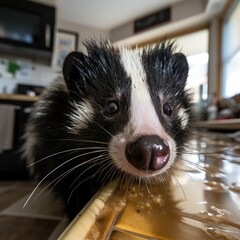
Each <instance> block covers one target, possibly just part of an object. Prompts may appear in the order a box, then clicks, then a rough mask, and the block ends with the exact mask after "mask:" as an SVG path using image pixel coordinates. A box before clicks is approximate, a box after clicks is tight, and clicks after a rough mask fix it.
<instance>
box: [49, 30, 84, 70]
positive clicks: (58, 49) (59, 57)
mask: <svg viewBox="0 0 240 240" xmlns="http://www.w3.org/2000/svg"><path fill="white" fill-rule="evenodd" d="M78 38H79V36H78V33H76V32H72V31H68V30H63V29H58V30H57V33H56V39H55V49H54V55H53V64H52V65H53V68H54V69H55V70H56V71H57V72H61V71H62V66H63V62H64V59H65V57H66V56H67V55H68V54H69V53H70V52H72V51H76V50H77V49H78Z"/></svg>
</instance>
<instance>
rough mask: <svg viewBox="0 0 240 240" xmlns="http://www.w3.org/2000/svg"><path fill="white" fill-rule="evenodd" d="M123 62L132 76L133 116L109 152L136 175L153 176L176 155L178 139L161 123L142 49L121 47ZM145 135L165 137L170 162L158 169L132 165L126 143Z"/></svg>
mask: <svg viewBox="0 0 240 240" xmlns="http://www.w3.org/2000/svg"><path fill="white" fill-rule="evenodd" d="M121 62H122V64H123V67H124V69H125V71H126V73H127V74H128V76H129V77H130V78H131V80H132V92H131V106H130V110H131V111H130V112H131V116H130V120H129V123H128V125H127V126H126V128H125V129H124V130H123V132H122V133H120V134H119V135H117V136H115V137H113V139H112V141H111V143H110V150H109V152H110V155H111V156H112V158H113V160H114V161H115V163H116V165H117V166H118V167H119V168H120V169H122V170H123V171H126V172H128V173H130V174H132V175H134V176H138V177H151V176H155V175H158V174H160V173H162V172H165V171H166V169H167V168H169V167H170V166H171V165H172V163H173V161H174V159H175V152H176V146H175V142H174V141H173V140H172V139H171V137H170V136H169V135H168V134H167V133H166V131H165V129H164V127H163V126H162V125H161V123H160V121H159V118H158V115H157V113H156V110H155V108H154V105H153V103H152V100H151V97H150V93H149V89H148V84H147V82H146V72H145V70H144V67H143V65H142V61H141V56H140V53H139V52H136V51H132V50H129V49H123V50H122V51H121ZM142 135H158V136H160V137H161V138H162V139H164V140H165V141H166V142H167V143H168V145H169V147H170V158H169V162H168V163H167V165H166V166H165V167H164V168H163V169H160V170H159V171H156V172H150V171H149V172H142V171H140V170H138V169H136V168H135V167H133V166H132V165H131V164H130V163H129V162H128V161H127V159H126V157H125V146H126V144H127V142H128V141H133V140H136V139H137V138H138V137H140V136H142Z"/></svg>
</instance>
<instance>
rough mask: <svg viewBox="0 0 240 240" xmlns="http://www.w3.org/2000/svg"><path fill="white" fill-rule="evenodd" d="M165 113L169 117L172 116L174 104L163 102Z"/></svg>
mask: <svg viewBox="0 0 240 240" xmlns="http://www.w3.org/2000/svg"><path fill="white" fill-rule="evenodd" d="M163 113H164V114H165V115H166V116H168V117H171V116H172V114H173V109H172V106H171V105H170V104H169V103H164V104H163Z"/></svg>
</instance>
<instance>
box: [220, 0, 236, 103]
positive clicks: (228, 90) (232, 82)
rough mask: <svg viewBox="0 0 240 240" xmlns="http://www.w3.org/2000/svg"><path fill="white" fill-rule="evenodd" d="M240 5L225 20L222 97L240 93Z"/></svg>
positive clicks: (234, 7)
mask: <svg viewBox="0 0 240 240" xmlns="http://www.w3.org/2000/svg"><path fill="white" fill-rule="evenodd" d="M239 19H240V3H239V1H237V2H236V4H235V5H234V6H233V7H232V9H231V10H230V11H229V13H228V14H227V16H226V17H225V19H224V24H223V49H222V53H223V54H222V69H223V72H222V96H223V97H224V98H229V97H232V96H234V95H236V94H239V93H240V28H239Z"/></svg>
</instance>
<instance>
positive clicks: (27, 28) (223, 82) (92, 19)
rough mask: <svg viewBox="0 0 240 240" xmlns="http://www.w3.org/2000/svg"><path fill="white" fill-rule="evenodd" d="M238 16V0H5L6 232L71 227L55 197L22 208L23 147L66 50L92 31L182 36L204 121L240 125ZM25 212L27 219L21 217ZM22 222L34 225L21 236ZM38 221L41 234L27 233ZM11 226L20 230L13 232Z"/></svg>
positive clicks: (1, 185) (49, 235)
mask: <svg viewBox="0 0 240 240" xmlns="http://www.w3.org/2000/svg"><path fill="white" fill-rule="evenodd" d="M239 21H240V2H239V0H147V1H146V0H121V1H117V0H101V1H100V0H34V1H33V0H32V1H29V0H12V1H9V0H0V180H3V181H0V194H1V196H0V236H3V238H1V237H0V238H1V239H56V236H57V235H59V233H60V232H61V231H62V230H63V229H64V227H66V219H65V218H64V216H63V213H62V211H61V207H60V206H59V205H58V204H56V206H54V207H52V206H53V205H54V203H53V202H54V200H52V198H51V197H50V199H49V198H48V199H47V200H46V201H45V202H44V198H40V199H38V200H37V202H36V203H35V205H34V204H33V207H30V209H29V211H28V210H27V211H26V212H23V210H22V209H21V206H22V204H23V203H24V200H26V195H27V194H29V193H30V191H31V189H32V188H33V186H34V183H32V182H30V183H22V181H23V180H24V181H25V180H29V175H28V172H27V168H26V165H25V164H24V162H23V161H22V160H21V159H22V158H21V154H20V149H21V147H22V136H23V134H24V127H25V124H26V122H27V119H28V116H29V114H30V112H31V108H32V105H33V104H34V102H36V101H37V100H38V99H39V95H40V94H41V92H42V91H43V90H44V88H45V87H47V86H48V85H49V84H50V83H51V82H52V81H53V80H54V79H55V78H56V77H57V76H58V75H61V64H62V61H63V59H64V57H65V56H66V54H67V53H69V52H70V51H72V50H79V51H83V52H84V51H85V48H84V41H85V40H87V39H89V38H93V39H96V40H99V39H106V40H109V41H110V42H111V43H112V44H114V45H118V46H128V47H133V48H134V47H136V46H138V47H142V46H144V45H146V44H154V43H156V42H158V41H161V40H166V39H171V40H175V41H176V43H177V49H178V50H180V51H182V52H183V53H184V54H186V56H187V59H188V62H189V66H190V72H189V77H188V86H187V87H188V88H190V89H191V91H192V92H193V100H194V111H195V114H196V119H197V120H199V121H200V122H199V124H200V125H201V124H202V125H201V126H206V125H204V124H206V123H207V124H208V125H207V126H208V127H209V126H210V127H213V128H220V127H222V125H221V126H219V125H218V124H217V122H216V121H214V122H213V123H212V122H211V124H212V125H209V124H210V122H209V121H205V120H210V121H211V120H216V119H218V120H219V119H221V120H222V119H233V118H235V120H236V119H237V120H236V121H235V120H234V121H233V122H232V121H231V122H224V124H223V125H224V126H223V130H224V131H226V130H227V131H235V130H239V129H240V121H239V117H240V95H239V93H240V80H239V76H240V28H239ZM202 120H204V121H205V122H204V123H203V122H202ZM6 180H7V181H10V182H6ZM19 181H20V182H19ZM26 184H27V185H26ZM9 199H10V200H9ZM40 202H41V204H42V208H41V207H40V208H39V205H38V203H40ZM43 202H44V203H43ZM49 206H51V208H52V209H49ZM23 215H24V216H25V217H26V216H27V220H26V218H22V222H21V221H20V220H19V219H16V216H18V217H20V216H23ZM9 216H10V217H9ZM13 216H14V217H15V218H14V219H15V220H16V222H15V220H14V219H13V218H12V217H13ZM29 217H30V218H29ZM29 219H34V221H36V222H35V223H32V222H31V223H30V222H28V221H30V220H29ZM39 219H41V220H43V219H45V221H40V220H39ZM16 224H18V225H19V226H21V227H20V228H19V229H25V228H26V227H28V230H27V229H26V231H25V230H24V231H25V232H24V233H22V238H21V237H20V235H21V233H20V232H19V231H20V230H19V231H17V230H16V229H15V225H16ZM21 224H22V225H21ZM51 224H52V225H51ZM6 226H9V227H8V228H5V227H6ZM36 226H38V227H39V228H36ZM41 226H42V228H41ZM48 227H49V229H48ZM34 229H35V230H36V231H35V233H36V235H35V236H34V237H33V236H32V235H31V236H30V237H29V238H26V236H27V235H28V234H27V233H26V232H27V231H28V232H34ZM41 229H45V231H43V230H41ZM52 229H53V231H52ZM22 231H23V230H22ZM12 232H17V233H16V234H17V235H16V236H12V237H10V235H9V234H10V233H12ZM4 234H6V235H4ZM41 234H42V235H41ZM44 234H45V235H44ZM4 236H5V238H4Z"/></svg>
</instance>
